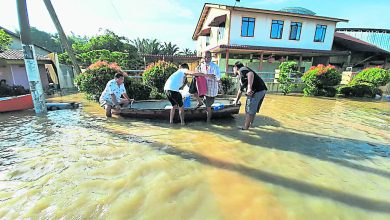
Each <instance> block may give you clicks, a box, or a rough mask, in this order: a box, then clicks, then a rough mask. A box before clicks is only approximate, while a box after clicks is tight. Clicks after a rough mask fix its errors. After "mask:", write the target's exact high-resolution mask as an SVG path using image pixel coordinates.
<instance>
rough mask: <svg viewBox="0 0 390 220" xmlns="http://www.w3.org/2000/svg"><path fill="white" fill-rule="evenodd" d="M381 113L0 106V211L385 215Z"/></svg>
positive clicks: (277, 103) (329, 104) (311, 106)
mask: <svg viewBox="0 0 390 220" xmlns="http://www.w3.org/2000/svg"><path fill="white" fill-rule="evenodd" d="M74 98H79V97H78V96H76V97H71V99H74ZM242 110H243V109H242ZM389 115H390V108H389V104H388V103H377V102H360V101H348V100H331V99H317V98H303V97H294V96H286V97H285V96H276V95H268V96H267V99H266V100H265V102H264V104H263V107H262V110H261V114H260V115H258V117H257V118H256V120H255V123H254V128H252V130H250V131H244V132H241V131H238V129H237V127H238V126H239V125H241V124H242V123H243V114H241V115H239V116H237V117H236V118H235V119H230V120H220V121H214V122H213V124H212V125H206V124H205V123H204V122H192V123H189V124H188V125H187V126H186V127H182V126H180V125H173V126H171V125H168V124H167V121H166V122H165V121H152V120H144V121H140V120H136V119H123V120H122V119H118V118H113V119H105V118H104V117H103V112H102V110H101V109H100V108H99V107H98V106H97V104H95V103H89V102H85V103H83V109H82V110H81V109H78V110H62V111H55V112H49V114H48V116H47V117H41V118H39V117H36V116H34V114H33V113H32V112H19V113H13V114H0V122H1V127H0V158H1V160H0V218H4V219H12V218H45V219H46V218H55V219H58V218H66V219H74V218H75V219H78V218H82V219H85V218H87V219H95V218H103V219H128V218H134V219H191V218H192V219H389V218H390V199H389V198H390V132H389V124H390V119H389V118H390V117H389Z"/></svg>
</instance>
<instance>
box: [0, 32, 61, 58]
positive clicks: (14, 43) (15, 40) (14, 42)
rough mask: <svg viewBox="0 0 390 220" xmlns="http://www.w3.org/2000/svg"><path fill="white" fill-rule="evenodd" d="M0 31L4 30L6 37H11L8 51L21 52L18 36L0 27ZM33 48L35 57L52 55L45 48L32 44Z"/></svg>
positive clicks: (20, 42)
mask: <svg viewBox="0 0 390 220" xmlns="http://www.w3.org/2000/svg"><path fill="white" fill-rule="evenodd" d="M0 30H4V31H5V33H7V34H8V35H10V36H11V37H12V43H11V45H10V46H9V49H11V50H22V49H23V48H22V41H21V40H20V36H19V35H17V34H15V33H14V32H12V31H10V30H7V29H5V28H3V27H1V26H0ZM34 46H35V53H36V54H37V55H42V56H46V55H48V54H50V53H53V51H51V50H49V49H47V48H44V47H43V46H40V45H36V44H34Z"/></svg>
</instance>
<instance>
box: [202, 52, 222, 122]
mask: <svg viewBox="0 0 390 220" xmlns="http://www.w3.org/2000/svg"><path fill="white" fill-rule="evenodd" d="M200 71H201V72H202V73H205V74H207V75H214V78H211V77H208V78H206V80H207V92H206V96H205V97H204V100H203V101H204V103H205V105H206V111H207V123H210V120H211V116H212V111H211V105H212V104H213V103H214V100H215V97H216V96H217V95H218V91H219V87H220V86H219V84H220V83H221V72H220V70H219V67H218V65H217V64H215V63H214V62H212V61H211V52H210V51H206V52H205V54H204V63H202V64H201V65H200ZM221 88H222V87H221Z"/></svg>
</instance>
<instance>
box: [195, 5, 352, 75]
mask: <svg viewBox="0 0 390 220" xmlns="http://www.w3.org/2000/svg"><path fill="white" fill-rule="evenodd" d="M338 22H348V20H345V19H339V18H331V17H323V16H317V15H315V13H314V12H312V11H309V10H307V9H302V8H286V9H283V10H281V11H272V10H263V9H256V8H244V7H233V6H227V5H219V4H205V5H204V7H203V10H202V12H201V15H200V17H199V20H198V23H197V25H196V28H195V31H194V34H193V36H192V39H193V40H194V41H196V42H197V51H198V52H199V54H198V55H201V53H203V52H204V51H206V50H210V51H211V52H213V53H214V54H215V61H216V62H217V63H218V65H219V66H220V68H221V70H222V72H231V71H232V66H233V64H234V63H235V62H236V61H237V60H240V61H242V62H243V63H244V64H246V65H248V66H249V67H251V68H253V69H254V70H255V71H259V72H261V73H264V74H266V73H270V74H273V73H274V70H275V69H276V68H277V67H278V66H279V64H280V63H281V62H283V61H285V60H297V61H298V63H299V67H300V71H302V72H304V71H306V70H307V69H308V68H309V67H310V66H312V65H316V64H319V63H324V64H327V63H329V58H330V57H331V56H333V57H334V56H347V55H348V54H349V52H348V51H339V50H332V46H333V40H334V33H335V30H336V24H337V23H338Z"/></svg>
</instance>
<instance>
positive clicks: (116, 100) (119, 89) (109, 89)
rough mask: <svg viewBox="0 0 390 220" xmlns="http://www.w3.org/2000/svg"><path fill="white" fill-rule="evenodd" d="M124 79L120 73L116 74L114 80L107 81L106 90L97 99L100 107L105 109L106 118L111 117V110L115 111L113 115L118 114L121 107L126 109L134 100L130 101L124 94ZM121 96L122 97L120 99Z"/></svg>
mask: <svg viewBox="0 0 390 220" xmlns="http://www.w3.org/2000/svg"><path fill="white" fill-rule="evenodd" d="M124 81H125V77H124V76H123V74H122V73H116V74H115V76H114V79H112V80H110V81H108V83H107V85H106V88H105V89H104V91H103V93H102V95H101V96H100V98H99V102H100V105H101V106H102V107H104V108H105V109H106V116H107V117H111V114H112V112H111V110H113V109H114V110H116V112H114V113H119V111H120V109H121V107H126V106H128V105H129V103H130V102H133V101H134V99H130V98H129V96H127V94H126V89H125V86H124V83H123V82H124ZM121 96H123V97H124V99H123V98H121Z"/></svg>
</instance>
